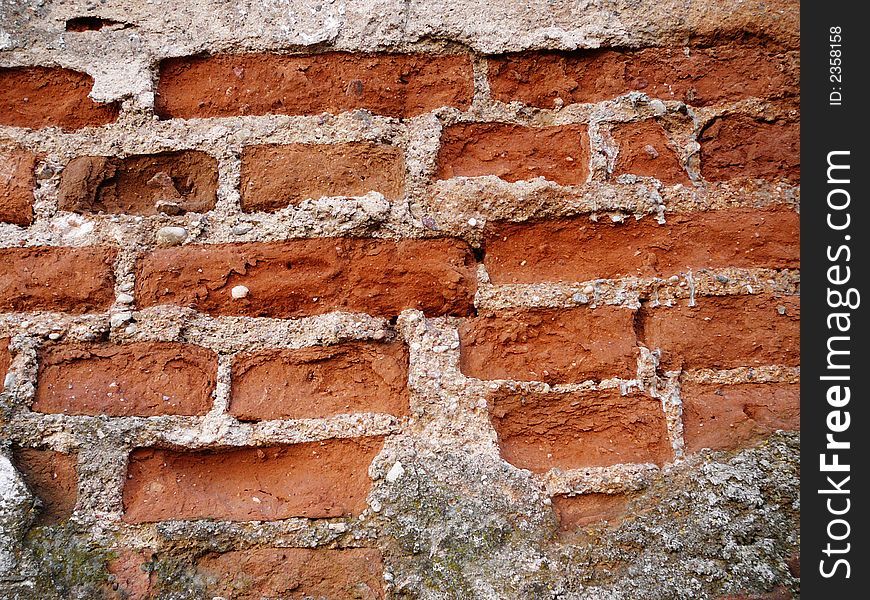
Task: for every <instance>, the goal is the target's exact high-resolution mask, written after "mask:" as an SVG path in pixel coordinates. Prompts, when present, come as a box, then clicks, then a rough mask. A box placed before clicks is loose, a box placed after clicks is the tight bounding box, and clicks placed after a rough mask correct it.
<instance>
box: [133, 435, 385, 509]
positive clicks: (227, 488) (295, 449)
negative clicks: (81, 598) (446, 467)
mask: <svg viewBox="0 0 870 600" xmlns="http://www.w3.org/2000/svg"><path fill="white" fill-rule="evenodd" d="M382 446H383V438H358V439H338V440H327V441H324V442H311V443H304V444H294V445H292V446H274V447H264V448H235V449H229V450H218V451H213V450H208V451H190V452H183V451H175V450H162V449H155V448H140V449H137V450H134V451H133V452H132V453H131V454H130V462H129V465H128V469H127V483H126V485H125V486H124V521H126V522H128V523H143V522H153V521H164V520H175V519H222V520H229V521H267V520H275V519H287V518H290V517H308V518H318V517H341V516H348V515H355V514H359V513H360V512H361V511H362V510H363V509H364V508H365V507H366V495H367V494H368V492H369V489H370V488H371V480H370V479H369V476H368V468H369V465H370V464H371V462H372V460H373V459H374V457H375V455H376V454H377V453H378V452H380V450H381V447H382Z"/></svg>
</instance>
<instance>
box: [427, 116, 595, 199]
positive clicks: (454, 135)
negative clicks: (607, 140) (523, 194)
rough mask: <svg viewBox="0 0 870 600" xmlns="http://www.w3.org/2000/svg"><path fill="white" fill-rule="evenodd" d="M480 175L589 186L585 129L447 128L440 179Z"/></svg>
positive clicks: (483, 125)
mask: <svg viewBox="0 0 870 600" xmlns="http://www.w3.org/2000/svg"><path fill="white" fill-rule="evenodd" d="M481 175H495V176H497V177H500V178H502V179H504V180H505V181H520V180H528V179H535V178H536V177H544V178H545V179H549V180H550V181H555V182H556V183H560V184H562V185H579V184H581V183H585V182H586V177H587V176H588V175H589V141H588V139H587V136H586V126H585V125H560V126H557V127H523V126H521V125H511V124H509V123H459V124H457V125H451V126H450V127H447V128H445V129H444V131H443V133H442V134H441V148H440V149H439V151H438V179H450V178H451V177H479V176H481Z"/></svg>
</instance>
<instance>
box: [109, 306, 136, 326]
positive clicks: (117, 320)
mask: <svg viewBox="0 0 870 600" xmlns="http://www.w3.org/2000/svg"><path fill="white" fill-rule="evenodd" d="M132 318H133V313H132V312H130V311H129V310H125V311H121V312H116V313H115V314H113V315H112V316H111V318H109V324H110V325H111V326H112V327H120V326H121V325H124V324H126V323H127V322H129V321H130V320H131V319H132Z"/></svg>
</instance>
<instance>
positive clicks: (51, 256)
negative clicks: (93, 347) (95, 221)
mask: <svg viewBox="0 0 870 600" xmlns="http://www.w3.org/2000/svg"><path fill="white" fill-rule="evenodd" d="M114 260H115V250H114V249H112V248H106V247H83V248H58V247H48V246H43V247H39V246H37V247H32V248H0V311H2V312H19V311H36V310H54V311H62V312H69V313H76V314H78V313H85V312H94V311H99V310H105V309H107V308H108V307H109V306H110V305H111V304H112V301H113V300H114V291H113V286H114V272H113V267H112V263H113V262H114Z"/></svg>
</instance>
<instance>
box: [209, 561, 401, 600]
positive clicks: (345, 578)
mask: <svg viewBox="0 0 870 600" xmlns="http://www.w3.org/2000/svg"><path fill="white" fill-rule="evenodd" d="M383 568H384V567H383V559H382V558H381V554H380V552H378V551H377V550H370V549H367V548H349V549H344V550H332V549H325V548H318V549H308V548H254V549H250V550H239V551H235V552H226V553H224V554H207V555H206V556H204V557H202V558H201V559H199V561H198V562H197V566H196V570H197V574H198V575H199V577H200V578H201V579H202V581H203V582H204V584H205V588H206V595H207V596H208V597H209V598H211V597H213V596H218V597H224V598H233V599H234V600H260V599H261V598H286V599H287V600H302V599H303V598H335V599H344V598H347V599H348V600H350V599H351V598H359V599H365V600H376V599H380V598H383V588H382V584H381V582H382V581H383Z"/></svg>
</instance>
